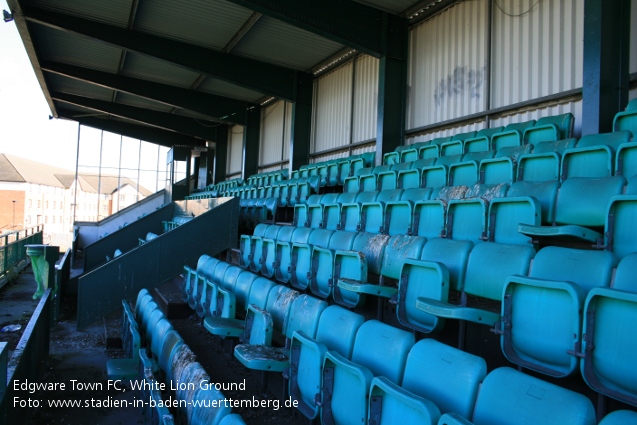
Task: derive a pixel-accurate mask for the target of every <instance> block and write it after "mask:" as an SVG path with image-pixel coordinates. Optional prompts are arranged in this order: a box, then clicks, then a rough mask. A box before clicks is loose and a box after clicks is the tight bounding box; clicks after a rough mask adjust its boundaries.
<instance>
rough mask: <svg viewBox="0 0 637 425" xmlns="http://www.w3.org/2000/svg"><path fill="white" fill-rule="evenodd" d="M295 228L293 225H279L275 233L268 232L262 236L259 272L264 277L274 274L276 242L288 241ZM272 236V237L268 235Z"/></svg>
mask: <svg viewBox="0 0 637 425" xmlns="http://www.w3.org/2000/svg"><path fill="white" fill-rule="evenodd" d="M294 230H296V228H295V227H293V226H281V227H280V228H279V230H278V232H277V234H276V236H273V235H272V234H268V233H267V232H266V235H265V236H264V237H263V243H262V247H263V254H262V256H261V274H262V275H263V276H265V277H268V278H271V277H273V276H274V273H275V267H276V266H277V261H276V252H277V250H276V249H277V242H278V241H283V242H288V241H290V239H291V237H292V233H294ZM270 236H273V237H270Z"/></svg>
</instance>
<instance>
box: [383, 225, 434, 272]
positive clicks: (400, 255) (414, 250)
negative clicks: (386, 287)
mask: <svg viewBox="0 0 637 425" xmlns="http://www.w3.org/2000/svg"><path fill="white" fill-rule="evenodd" d="M426 242H427V238H424V237H421V236H407V235H395V236H392V237H391V238H390V239H389V241H388V242H387V246H385V250H384V252H383V262H382V265H381V270H380V273H381V274H382V275H383V276H385V277H389V278H392V279H398V278H400V271H401V270H402V267H403V264H404V263H405V258H415V259H417V258H420V255H421V253H422V249H423V247H424V246H425V243H426Z"/></svg>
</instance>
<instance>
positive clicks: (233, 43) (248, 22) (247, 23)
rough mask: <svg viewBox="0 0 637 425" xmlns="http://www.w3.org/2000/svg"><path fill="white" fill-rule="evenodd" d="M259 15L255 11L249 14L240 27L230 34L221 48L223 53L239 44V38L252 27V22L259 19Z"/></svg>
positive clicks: (254, 22)
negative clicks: (230, 36) (228, 39)
mask: <svg viewBox="0 0 637 425" xmlns="http://www.w3.org/2000/svg"><path fill="white" fill-rule="evenodd" d="M261 16H262V15H261V14H260V13H256V12H255V13H253V14H252V15H250V17H249V18H248V19H247V20H246V21H245V22H244V23H243V25H242V26H241V28H239V31H237V32H236V34H235V35H234V36H232V38H231V39H230V41H228V43H227V44H226V45H225V47H224V48H223V51H224V52H225V53H230V51H231V50H232V49H234V46H236V45H237V44H239V42H240V41H241V39H242V38H243V37H244V36H245V35H246V34H247V33H248V31H250V30H251V29H252V27H253V26H254V24H256V23H257V21H258V20H259V19H261Z"/></svg>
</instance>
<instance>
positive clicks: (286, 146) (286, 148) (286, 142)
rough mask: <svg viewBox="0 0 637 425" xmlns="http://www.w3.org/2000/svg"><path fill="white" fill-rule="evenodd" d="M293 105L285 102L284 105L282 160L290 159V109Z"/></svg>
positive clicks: (291, 109)
mask: <svg viewBox="0 0 637 425" xmlns="http://www.w3.org/2000/svg"><path fill="white" fill-rule="evenodd" d="M293 109H294V105H293V104H292V103H287V104H286V107H285V132H284V133H283V158H282V160H285V161H286V160H289V159H290V140H292V111H293Z"/></svg>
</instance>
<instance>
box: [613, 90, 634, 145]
mask: <svg viewBox="0 0 637 425" xmlns="http://www.w3.org/2000/svg"><path fill="white" fill-rule="evenodd" d="M620 130H628V131H630V132H631V133H632V135H633V138H634V137H635V134H637V100H635V99H633V100H631V101H630V102H628V105H627V106H626V110H625V111H623V112H618V113H617V114H615V118H614V119H613V131H620Z"/></svg>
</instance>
